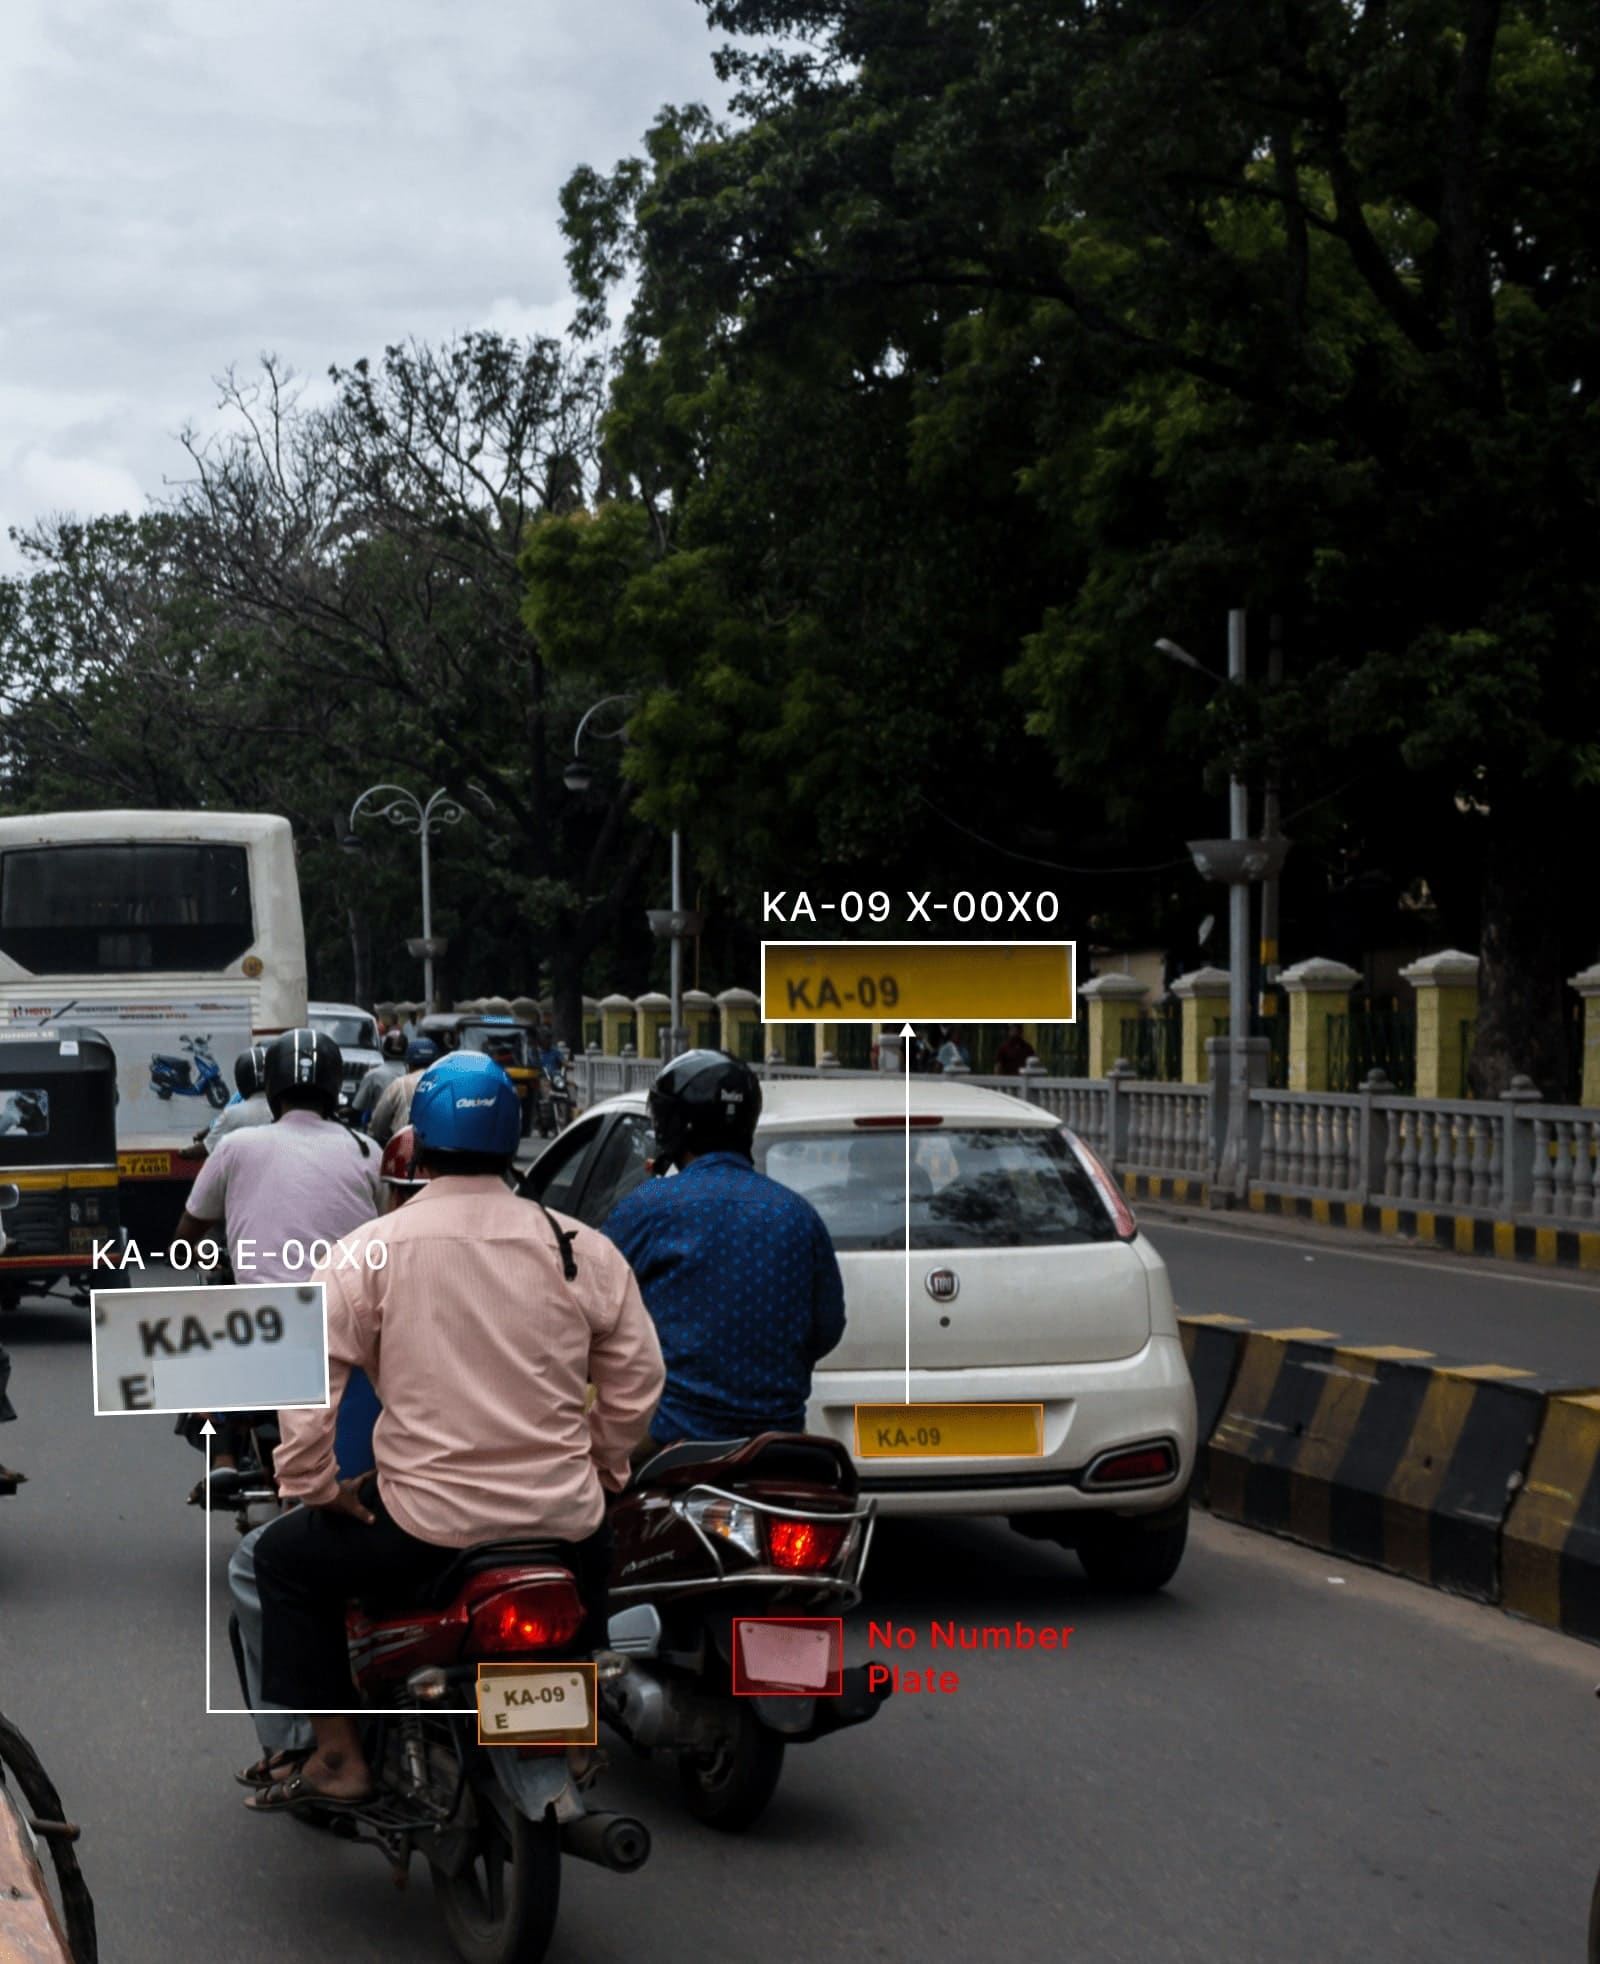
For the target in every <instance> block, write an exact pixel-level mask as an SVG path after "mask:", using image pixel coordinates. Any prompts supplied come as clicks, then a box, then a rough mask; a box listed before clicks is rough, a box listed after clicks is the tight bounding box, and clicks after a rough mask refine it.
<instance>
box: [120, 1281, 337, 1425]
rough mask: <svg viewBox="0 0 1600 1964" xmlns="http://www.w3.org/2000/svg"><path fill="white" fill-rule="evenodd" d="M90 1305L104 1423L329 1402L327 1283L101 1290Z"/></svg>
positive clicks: (272, 1408) (263, 1409)
mask: <svg viewBox="0 0 1600 1964" xmlns="http://www.w3.org/2000/svg"><path fill="white" fill-rule="evenodd" d="M91 1302H92V1305H93V1307H92V1313H91V1330H92V1340H93V1346H92V1347H93V1356H94V1409H95V1413H96V1416H97V1417H101V1418H108V1417H120V1416H123V1415H124V1414H126V1413H128V1412H174V1413H176V1412H252V1411H278V1410H280V1409H282V1408H283V1407H284V1406H289V1405H326V1404H327V1402H328V1334H327V1315H328V1312H327V1301H326V1297H325V1294H324V1291H323V1287H322V1284H321V1283H320V1282H317V1283H311V1282H279V1283H262V1284H260V1285H259V1286H257V1285H252V1284H249V1283H239V1284H236V1285H234V1286H233V1287H231V1288H222V1287H211V1288H186V1289H96V1290H95V1291H94V1293H93V1296H92V1298H91Z"/></svg>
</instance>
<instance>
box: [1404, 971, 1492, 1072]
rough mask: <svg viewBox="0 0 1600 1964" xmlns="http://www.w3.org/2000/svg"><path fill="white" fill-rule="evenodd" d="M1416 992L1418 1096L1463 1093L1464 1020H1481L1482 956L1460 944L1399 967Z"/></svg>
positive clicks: (1467, 1021) (1472, 1021) (1469, 1021)
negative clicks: (1474, 953)
mask: <svg viewBox="0 0 1600 1964" xmlns="http://www.w3.org/2000/svg"><path fill="white" fill-rule="evenodd" d="M1400 974H1401V976H1402V978H1403V979H1404V980H1405V981H1407V982H1409V983H1410V984H1411V986H1412V988H1413V989H1415V990H1416V992H1417V1096H1418V1097H1419V1098H1459V1097H1460V1096H1461V1026H1462V1024H1463V1023H1475V1022H1476V1021H1477V1020H1478V958H1477V956H1476V955H1464V954H1462V952H1461V950H1460V949H1459V948H1446V949H1445V950H1444V952H1443V953H1442V954H1438V955H1426V956H1424V957H1423V959H1422V960H1421V961H1420V962H1413V963H1412V964H1411V966H1410V967H1409V968H1403V969H1401V971H1400Z"/></svg>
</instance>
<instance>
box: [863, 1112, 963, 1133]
mask: <svg viewBox="0 0 1600 1964" xmlns="http://www.w3.org/2000/svg"><path fill="white" fill-rule="evenodd" d="M851 1122H852V1124H854V1125H857V1126H859V1127H860V1128H861V1130H862V1131H863V1132H904V1131H905V1129H906V1127H907V1126H908V1125H909V1126H910V1127H912V1129H913V1130H915V1129H916V1128H917V1127H919V1126H928V1125H943V1124H944V1120H943V1119H942V1118H935V1117H934V1116H933V1114H932V1113H931V1112H912V1114H911V1115H910V1117H909V1118H908V1117H907V1116H906V1114H905V1113H904V1112H885V1113H883V1114H882V1115H881V1116H879V1117H874V1118H858V1119H854V1120H852V1121H851Z"/></svg>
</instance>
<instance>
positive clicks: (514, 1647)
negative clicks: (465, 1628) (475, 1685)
mask: <svg viewBox="0 0 1600 1964" xmlns="http://www.w3.org/2000/svg"><path fill="white" fill-rule="evenodd" d="M582 1628H583V1604H582V1603H581V1602H580V1601H579V1600H578V1591H577V1589H576V1587H575V1586H574V1585H573V1582H572V1580H571V1578H570V1577H568V1576H561V1577H560V1578H559V1579H552V1580H550V1581H538V1582H527V1583H512V1584H511V1585H510V1586H509V1587H507V1588H501V1589H496V1590H494V1591H493V1592H492V1593H491V1594H489V1595H486V1596H483V1597H480V1598H479V1600H478V1601H477V1602H475V1603H474V1604H473V1606H472V1615H471V1624H470V1632H469V1635H468V1639H467V1641H468V1647H469V1649H470V1650H471V1651H472V1652H473V1653H474V1655H477V1654H480V1653H482V1654H493V1655H495V1656H499V1655H502V1654H504V1653H506V1652H515V1653H518V1654H520V1653H521V1652H523V1651H528V1650H563V1649H565V1648H566V1646H567V1645H568V1644H570V1643H572V1642H573V1641H574V1639H575V1638H576V1637H577V1634H578V1632H579V1631H580V1630H581V1629H582Z"/></svg>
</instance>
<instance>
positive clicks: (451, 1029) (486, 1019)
mask: <svg viewBox="0 0 1600 1964" xmlns="http://www.w3.org/2000/svg"><path fill="white" fill-rule="evenodd" d="M417 1032H418V1035H420V1036H425V1037H432V1038H433V1040H434V1042H435V1043H436V1044H437V1045H438V1046H439V1048H440V1050H441V1051H444V1052H449V1051H452V1050H478V1051H482V1052H483V1053H484V1054H485V1055H486V1056H489V1057H492V1058H493V1059H494V1061H495V1062H496V1063H497V1064H498V1065H500V1067H501V1068H502V1070H504V1072H505V1074H506V1076H507V1077H509V1078H510V1080H511V1082H512V1083H513V1084H514V1085H515V1086H516V1087H517V1097H518V1098H519V1099H520V1101H521V1104H522V1136H523V1138H524V1139H526V1138H527V1136H528V1134H529V1133H530V1132H531V1131H532V1130H533V1127H534V1122H535V1119H536V1118H537V1116H538V1111H539V1080H540V1078H541V1076H542V1075H543V1073H542V1072H541V1071H540V1069H539V1053H538V1051H537V1049H536V1048H535V1047H534V1041H533V1032H532V1030H530V1029H529V1028H528V1026H527V1024H526V1023H519V1022H518V1021H517V1019H516V1018H515V1017H514V1016H469V1015H451V1016H425V1017H423V1019H422V1021H421V1023H420V1024H418V1026H417Z"/></svg>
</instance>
